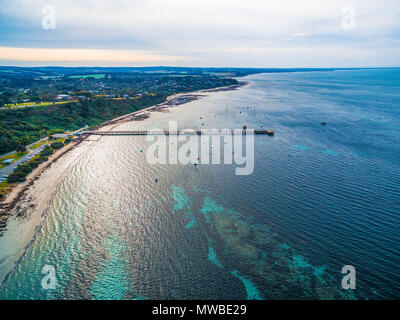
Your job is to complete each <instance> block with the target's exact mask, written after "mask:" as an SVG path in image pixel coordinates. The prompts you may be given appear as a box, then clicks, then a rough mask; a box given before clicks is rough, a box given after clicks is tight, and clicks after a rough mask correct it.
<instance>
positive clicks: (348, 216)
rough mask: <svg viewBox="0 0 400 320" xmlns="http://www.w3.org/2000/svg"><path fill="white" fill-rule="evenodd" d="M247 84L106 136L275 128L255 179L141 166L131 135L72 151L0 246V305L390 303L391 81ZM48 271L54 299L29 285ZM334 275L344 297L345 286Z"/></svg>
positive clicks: (399, 79) (395, 280)
mask: <svg viewBox="0 0 400 320" xmlns="http://www.w3.org/2000/svg"><path fill="white" fill-rule="evenodd" d="M244 80H246V81H248V85H247V86H245V87H242V88H240V89H239V90H237V91H228V92H218V93H210V94H209V95H208V96H207V97H204V98H203V99H200V100H198V101H194V102H191V103H189V104H187V105H182V106H179V107H176V108H171V112H170V113H154V114H153V115H152V116H151V118H150V119H148V120H146V121H144V122H141V123H138V122H135V123H127V124H123V125H121V126H120V127H119V128H118V129H133V128H139V127H141V128H142V127H145V128H155V127H163V128H166V127H167V125H168V120H169V119H175V120H178V125H179V127H180V128H193V127H194V126H196V127H202V123H204V126H205V127H208V128H241V127H242V125H247V127H248V128H258V127H260V125H262V126H263V128H272V129H274V130H275V132H276V135H275V136H274V137H267V136H256V137H255V168H254V173H253V174H252V175H249V176H237V175H235V170H234V169H235V167H234V166H232V165H199V166H197V167H195V166H193V165H190V164H189V165H150V164H148V163H146V161H145V156H144V152H141V149H142V148H143V149H144V150H145V149H146V146H148V143H146V142H145V140H144V138H142V137H103V138H101V139H100V140H99V141H97V142H91V143H90V145H89V144H88V145H83V146H80V147H79V148H86V150H85V152H83V153H82V155H80V156H79V157H78V158H77V160H76V161H74V162H73V164H71V165H70V166H69V167H68V169H67V170H66V171H65V172H64V175H63V178H62V179H60V181H59V182H58V184H57V188H56V189H55V190H54V194H53V196H52V199H51V201H50V203H49V205H48V207H47V209H46V210H45V215H44V218H43V219H42V220H41V221H40V224H41V229H40V232H38V233H37V235H36V236H35V238H34V240H33V241H32V242H31V243H30V245H29V246H28V247H27V249H26V250H20V251H18V250H15V252H18V253H9V252H10V251H12V250H9V248H11V247H13V246H15V242H13V239H14V238H15V234H17V233H18V232H19V230H21V229H22V228H27V227H28V225H29V218H27V219H24V220H23V221H21V220H20V219H17V218H15V219H10V224H9V227H8V229H7V230H6V231H5V233H4V235H3V236H2V237H0V271H1V272H0V274H2V275H3V277H5V280H4V281H3V284H2V286H1V289H0V298H3V299H14V298H19V299H24V298H25V299H52V298H61V299H66V298H83V299H395V298H397V299H398V298H400V294H399V292H400V255H399V251H400V161H399V159H400V144H399V141H400V70H387V69H386V70H360V71H338V72H312V73H311V72H310V73H290V74H285V73H281V74H261V75H253V76H249V77H246V78H245V79H244ZM227 110H228V111H227ZM200 117H201V118H202V119H200ZM322 122H326V125H325V126H323V125H321V123H322ZM154 177H157V178H158V179H159V182H158V183H155V182H154ZM41 213H42V212H41ZM41 213H40V214H41ZM27 220H28V222H27ZM29 226H30V227H32V226H31V225H29ZM33 227H34V226H33ZM5 252H7V254H6V253H5ZM21 252H24V254H23V255H22V256H21ZM17 259H19V260H18V263H16V264H14V262H15V260H17ZM46 264H48V265H54V267H55V270H56V277H57V287H56V289H55V290H43V289H42V287H41V279H42V278H43V276H44V275H43V274H41V269H42V267H43V266H44V265H46ZM344 265H354V266H355V268H356V271H357V278H356V279H357V288H356V290H353V291H346V290H343V289H342V287H341V279H342V277H343V275H342V274H341V269H342V267H343V266H344Z"/></svg>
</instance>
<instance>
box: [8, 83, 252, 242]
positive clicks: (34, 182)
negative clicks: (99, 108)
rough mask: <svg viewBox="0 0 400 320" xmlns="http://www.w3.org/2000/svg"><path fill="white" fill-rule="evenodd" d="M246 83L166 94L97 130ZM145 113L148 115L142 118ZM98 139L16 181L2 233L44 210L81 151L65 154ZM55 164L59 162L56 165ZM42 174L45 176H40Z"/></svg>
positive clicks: (66, 148) (84, 140)
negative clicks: (13, 219)
mask: <svg viewBox="0 0 400 320" xmlns="http://www.w3.org/2000/svg"><path fill="white" fill-rule="evenodd" d="M246 84H247V83H246V82H240V83H239V84H237V85H232V86H226V87H219V88H214V89H207V90H199V91H194V92H190V93H179V94H175V95H172V96H169V97H167V99H166V100H165V101H164V102H162V103H160V104H157V105H154V106H150V107H148V108H144V109H141V110H139V111H135V112H133V113H130V114H126V115H123V116H120V117H118V118H115V119H112V120H109V121H106V122H104V123H102V124H101V125H99V126H97V127H96V128H95V130H102V131H110V130H113V129H114V128H115V127H117V126H118V125H120V124H122V123H125V122H129V121H140V120H143V119H145V118H148V117H149V116H150V113H151V112H165V111H166V110H167V109H168V108H170V107H175V106H179V105H182V104H186V103H189V102H191V101H195V100H198V99H201V98H202V97H205V96H206V95H207V93H210V92H219V91H230V90H237V89H238V88H240V87H241V86H244V85H246ZM143 115H146V116H144V117H143ZM99 139H101V137H99V138H96V139H95V138H93V137H91V138H90V137H79V138H76V139H75V140H74V141H72V142H71V143H69V144H68V145H66V146H64V147H63V148H61V149H59V150H57V151H56V152H55V153H54V154H52V155H51V156H50V157H49V160H48V161H47V162H45V163H42V164H40V165H39V166H38V167H37V168H35V169H34V170H33V171H32V172H31V173H30V174H29V175H27V177H26V181H25V182H23V183H19V184H16V185H15V186H14V187H13V190H12V191H11V192H10V193H9V194H8V195H7V196H6V197H5V199H4V200H3V201H2V202H1V203H0V235H1V229H4V228H5V227H6V223H7V219H8V217H10V216H11V215H16V216H26V215H27V214H28V213H27V212H28V211H31V210H28V209H33V208H36V209H37V210H38V211H41V210H44V209H45V205H46V203H47V201H49V199H50V195H51V194H52V192H51V191H50V190H52V189H54V188H55V186H56V183H57V182H58V181H59V180H60V178H61V176H62V174H63V172H64V171H65V170H64V171H61V172H60V170H59V169H60V168H63V167H65V169H66V168H67V167H68V163H71V162H73V161H74V160H76V158H77V157H79V154H80V152H79V151H78V152H75V154H74V155H72V156H71V157H66V155H67V154H69V153H71V151H72V150H74V149H75V148H76V147H77V146H79V145H80V144H81V143H85V144H90V143H92V142H96V141H98V140H99ZM55 164H57V165H56V166H55ZM53 169H54V170H53ZM44 173H46V175H45V176H46V178H45V177H44ZM41 177H42V178H43V179H39V178H41ZM44 180H47V181H44ZM39 185H43V188H41V189H40V188H37V187H38V186H39ZM39 189H40V190H39ZM33 198H35V201H33Z"/></svg>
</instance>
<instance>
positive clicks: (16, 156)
mask: <svg viewBox="0 0 400 320" xmlns="http://www.w3.org/2000/svg"><path fill="white" fill-rule="evenodd" d="M27 153H28V152H27V151H26V152H15V153H13V154H10V155H8V156H4V157H1V158H0V168H4V167H7V166H9V165H10V164H7V165H4V164H3V163H2V162H3V161H5V160H8V159H14V161H15V160H18V159H21V158H22V157H23V156H24V155H26V154H27Z"/></svg>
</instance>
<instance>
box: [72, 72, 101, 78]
mask: <svg viewBox="0 0 400 320" xmlns="http://www.w3.org/2000/svg"><path fill="white" fill-rule="evenodd" d="M105 76H106V75H105V74H104V73H103V74H85V75H75V76H69V78H71V79H74V78H78V79H87V78H94V79H103V78H105Z"/></svg>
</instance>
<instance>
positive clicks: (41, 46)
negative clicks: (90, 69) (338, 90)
mask: <svg viewBox="0 0 400 320" xmlns="http://www.w3.org/2000/svg"><path fill="white" fill-rule="evenodd" d="M353 18H354V19H353ZM0 28H1V30H2V31H1V33H0V65H15V66H39V65H59V66H132V67H134V66H158V65H168V66H183V67H188V66H192V67H266V68H267V67H398V66H399V63H398V61H400V37H399V35H400V2H399V1H398V0H382V1H380V2H376V1H372V0H353V1H346V0H338V1H333V0H327V1H324V2H323V4H322V2H321V1H317V0H304V1H295V0H281V1H279V3H278V2H276V1H262V0H249V1H246V2H245V1H238V0H230V1H228V0H214V1H211V0H203V1H190V0H187V1H183V0H164V1H162V0H133V1H132V0H131V1H128V0H117V1H106V0H80V1H78V0H69V1H66V0H36V1H34V0H0Z"/></svg>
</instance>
